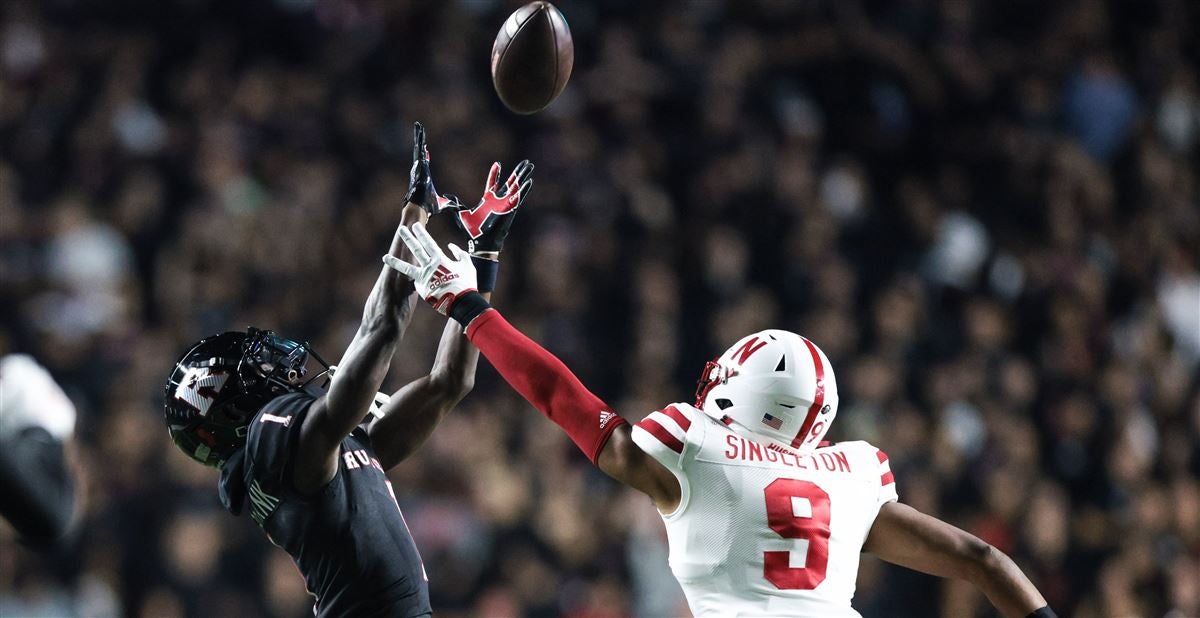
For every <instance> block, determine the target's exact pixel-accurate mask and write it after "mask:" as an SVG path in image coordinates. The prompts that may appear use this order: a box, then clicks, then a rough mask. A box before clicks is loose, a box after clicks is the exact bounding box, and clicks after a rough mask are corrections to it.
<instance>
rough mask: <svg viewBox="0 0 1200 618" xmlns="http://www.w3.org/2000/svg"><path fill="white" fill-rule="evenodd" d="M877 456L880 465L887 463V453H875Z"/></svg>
mask: <svg viewBox="0 0 1200 618" xmlns="http://www.w3.org/2000/svg"><path fill="white" fill-rule="evenodd" d="M875 456H876V457H878V458H879V463H887V460H888V459H887V453H885V452H883V451H878V450H877V451H875Z"/></svg>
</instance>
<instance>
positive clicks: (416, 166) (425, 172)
mask: <svg viewBox="0 0 1200 618" xmlns="http://www.w3.org/2000/svg"><path fill="white" fill-rule="evenodd" d="M457 202H458V198H454V199H453V200H451V199H447V198H445V197H442V196H440V195H438V192H437V189H434V188H433V176H432V174H430V172H429V147H428V146H427V145H426V144H425V127H423V126H421V123H419V122H414V123H413V164H412V169H411V170H409V172H408V193H406V194H405V195H404V203H406V204H407V203H413V204H417V205H419V206H420V207H421V208H423V209H425V212H428V213H429V215H430V216H433V215H436V214H437V213H439V212H441V211H443V210H445V209H447V208H455V207H458V208H461V207H462V206H461V204H458V203H457Z"/></svg>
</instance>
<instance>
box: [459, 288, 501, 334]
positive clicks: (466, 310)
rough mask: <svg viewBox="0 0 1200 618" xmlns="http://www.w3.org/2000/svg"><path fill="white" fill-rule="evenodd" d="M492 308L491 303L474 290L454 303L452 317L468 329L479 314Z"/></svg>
mask: <svg viewBox="0 0 1200 618" xmlns="http://www.w3.org/2000/svg"><path fill="white" fill-rule="evenodd" d="M491 308H492V305H491V303H489V302H488V301H487V300H485V299H484V298H483V295H482V294H480V293H479V292H476V291H474V290H472V291H470V292H467V293H466V294H463V295H462V296H460V297H459V298H458V300H456V301H454V306H453V307H450V317H452V318H454V321H456V322H458V323H459V324H462V327H463V328H466V327H467V326H469V325H470V324H471V321H472V320H474V319H475V318H477V317H479V314H481V313H483V312H484V311H487V310H488V309H491Z"/></svg>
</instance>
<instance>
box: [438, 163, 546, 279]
mask: <svg viewBox="0 0 1200 618" xmlns="http://www.w3.org/2000/svg"><path fill="white" fill-rule="evenodd" d="M532 176H533V164H532V163H530V162H529V160H528V159H526V160H524V161H521V162H520V163H518V164H517V167H516V169H514V170H513V172H512V174H510V175H509V177H508V180H506V181H505V182H504V186H500V185H498V184H497V183H496V180H497V179H498V178H499V177H500V164H499V163H493V164H492V169H491V170H489V171H488V177H487V184H486V185H485V186H484V188H483V198H482V199H480V200H479V204H478V205H477V206H475V207H474V208H472V209H470V210H467V209H465V208H461V206H459V208H460V210H459V211H458V216H457V217H455V218H454V220H455V221H457V222H458V227H460V228H462V230H463V231H464V232H466V233H467V236H469V237H470V240H469V241H467V250H468V251H470V253H471V255H475V256H478V255H479V254H484V253H499V252H500V249H502V248H503V247H504V239H505V238H507V237H508V229H509V228H510V227H512V222H513V219H514V218H515V217H516V216H517V209H518V208H520V207H521V204H522V203H524V202H525V197H526V196H527V195H529V190H530V189H531V188H532V187H533V178H532ZM454 201H455V202H457V199H455V200H454ZM447 202H450V200H447ZM451 207H453V206H451Z"/></svg>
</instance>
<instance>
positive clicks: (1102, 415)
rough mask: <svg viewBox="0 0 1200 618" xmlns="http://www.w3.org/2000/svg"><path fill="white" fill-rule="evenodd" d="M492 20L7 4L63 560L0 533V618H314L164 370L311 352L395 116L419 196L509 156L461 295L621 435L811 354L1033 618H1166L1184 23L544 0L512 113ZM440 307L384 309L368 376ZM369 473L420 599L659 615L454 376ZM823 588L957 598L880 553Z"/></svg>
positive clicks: (34, 324)
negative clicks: (501, 244)
mask: <svg viewBox="0 0 1200 618" xmlns="http://www.w3.org/2000/svg"><path fill="white" fill-rule="evenodd" d="M516 5H517V3H514V2H488V1H481V2H467V1H460V2H422V3H412V2H401V1H398V0H375V1H366V0H363V1H350V0H257V1H255V2H242V1H235V0H176V1H171V2H166V1H163V2H151V1H149V0H147V1H145V2H135V1H132V0H112V1H108V2H87V1H84V0H10V1H6V2H4V3H3V4H2V5H0V15H2V16H3V24H2V27H0V62H2V65H0V66H2V68H0V75H2V77H0V89H2V90H0V295H2V297H3V302H2V303H0V315H2V316H3V328H2V329H0V351H27V352H31V353H33V354H35V355H36V356H37V357H38V358H39V359H41V360H42V361H43V362H44V363H45V364H46V365H48V366H49V367H50V368H51V369H52V371H53V372H54V373H55V375H56V376H58V378H59V380H60V381H61V382H62V383H63V384H64V386H65V387H66V388H67V390H68V391H69V392H70V394H71V395H72V396H73V397H74V398H75V400H76V401H77V402H78V405H79V408H80V417H79V427H78V429H79V431H78V435H79V439H80V450H79V461H80V470H81V472H80V473H81V475H82V477H81V478H82V488H83V493H84V496H85V497H84V501H83V503H84V505H85V506H84V511H83V516H82V517H83V519H82V527H81V532H80V534H79V535H78V537H77V538H75V539H73V540H72V541H71V542H70V543H68V545H67V547H65V548H64V549H62V550H61V551H59V552H57V553H56V554H53V555H49V556H37V555H33V554H31V553H28V552H27V551H25V550H23V549H21V548H19V547H18V546H17V545H16V544H15V543H14V542H13V541H12V539H11V535H10V534H8V533H7V532H4V533H0V538H3V540H2V541H0V614H3V615H5V616H10V615H12V616H16V615H34V614H46V615H66V614H70V613H78V614H82V615H89V616H100V615H108V614H121V613H126V614H129V615H143V616H169V615H176V614H185V615H190V616H205V615H222V616H235V615H239V616H240V615H273V616H304V615H311V614H310V613H309V612H310V603H309V599H308V598H307V595H306V594H305V593H304V590H303V587H302V583H301V579H300V577H299V575H298V574H297V573H296V571H295V569H294V568H293V566H292V565H291V563H290V561H289V559H288V558H287V556H286V555H285V554H284V552H282V551H281V550H278V549H275V548H273V547H271V546H270V545H269V544H268V543H267V542H266V540H265V539H264V537H263V535H262V534H261V532H259V531H258V530H256V529H255V527H254V524H253V523H252V522H251V521H250V520H249V519H248V518H243V519H235V518H233V517H231V516H229V515H228V514H226V513H224V512H223V511H221V510H220V507H219V506H218V503H217V499H216V492H215V474H214V473H213V471H212V470H209V469H205V468H201V467H199V466H196V465H193V464H191V463H190V461H188V460H186V459H185V458H184V457H183V456H182V455H181V454H179V453H178V452H176V451H175V449H174V448H173V447H172V446H171V444H170V442H169V441H168V439H167V435H166V431H165V429H164V428H163V425H162V422H161V420H160V409H161V389H162V384H163V380H164V378H165V376H166V374H167V371H168V369H169V367H170V363H171V361H172V360H173V359H174V358H175V357H176V356H177V354H178V353H179V352H180V351H181V349H182V348H183V346H184V345H185V344H187V343H188V342H191V341H193V340H195V339H197V338H199V337H201V336H203V335H206V334H209V333H212V332H215V331H220V330H224V329H233V328H242V327H244V326H246V325H249V324H255V325H259V326H263V327H273V328H275V329H277V330H279V331H282V332H283V333H287V334H289V335H291V336H293V337H296V338H305V339H309V340H311V341H312V342H313V343H314V344H316V345H317V346H318V349H319V350H321V351H323V353H324V355H326V356H331V357H336V356H337V355H338V354H339V353H340V351H341V350H342V349H343V348H344V346H345V344H346V343H347V342H348V341H349V339H350V336H351V334H352V332H353V330H354V328H355V327H356V325H357V321H358V316H359V314H360V311H361V307H362V303H363V301H364V298H365V296H366V293H367V291H368V290H369V288H370V285H371V282H372V280H373V278H374V277H375V274H376V273H377V272H378V270H379V262H378V260H379V257H378V256H379V255H380V253H381V252H382V251H383V250H384V248H385V247H386V244H387V241H388V239H389V238H390V235H391V234H392V232H393V230H394V228H395V225H396V223H397V220H398V216H399V206H400V201H401V198H402V196H403V194H404V191H405V187H406V174H407V169H408V164H409V143H410V142H409V140H410V139H411V133H410V126H411V123H412V121H413V120H421V121H423V122H424V123H425V125H426V126H427V127H428V129H429V132H430V143H431V149H432V152H433V162H434V163H433V165H434V177H435V179H436V181H437V186H438V187H439V188H440V189H441V190H442V191H446V192H452V193H456V194H458V195H460V196H462V197H464V199H467V200H471V199H474V198H475V197H476V196H477V195H478V192H479V191H480V190H481V188H482V187H481V185H482V181H483V176H484V174H485V172H486V169H487V165H488V164H489V163H490V162H491V161H493V160H500V161H503V162H505V163H506V165H507V167H511V166H512V164H514V163H515V162H516V161H518V160H519V159H520V158H524V157H528V158H530V159H532V160H534V162H535V163H536V164H537V172H536V174H535V176H536V182H535V185H534V190H533V194H532V197H531V199H530V201H529V202H528V204H527V205H526V207H525V210H524V211H523V212H522V214H521V215H520V217H519V219H518V220H517V223H516V225H515V227H514V232H513V235H512V237H511V238H510V240H509V243H508V246H507V250H506V252H505V256H504V260H503V264H504V265H503V268H502V271H501V282H500V285H499V287H498V291H497V296H496V300H497V303H498V305H500V306H502V307H503V308H504V310H505V311H506V313H507V314H508V315H509V316H510V317H511V318H513V319H514V321H515V322H516V323H517V324H518V325H519V326H521V327H522V328H523V329H525V330H526V332H528V333H530V334H531V335H532V336H533V337H534V338H535V339H537V340H539V341H541V342H543V343H545V344H546V345H547V346H548V347H549V348H550V349H551V350H553V351H555V352H556V353H558V354H560V355H561V356H562V357H563V358H564V359H565V360H566V361H567V363H568V364H569V365H570V366H571V367H573V368H575V369H576V370H577V371H578V372H579V373H580V374H581V375H582V376H583V378H584V379H585V381H586V382H587V383H588V384H590V385H592V386H593V387H594V390H595V391H596V392H598V393H599V394H601V395H602V396H603V397H604V398H606V399H607V400H608V401H610V402H611V403H613V404H614V405H616V406H617V409H618V410H621V411H624V413H625V414H626V415H630V416H635V415H640V414H643V413H646V412H648V411H650V410H653V409H655V408H657V407H658V406H659V405H661V404H663V403H666V402H670V401H677V400H681V399H682V400H689V399H690V396H691V392H692V385H693V380H694V378H695V377H696V373H697V372H698V370H699V368H700V367H701V366H702V364H703V362H704V361H705V360H707V359H708V358H709V357H711V356H713V355H715V354H716V353H717V352H718V351H719V350H720V349H723V348H724V347H725V346H726V345H728V344H729V343H730V342H732V341H733V340H734V339H735V338H736V337H737V336H739V335H741V334H744V333H746V332H749V331H752V330H755V329H759V328H763V327H768V326H774V327H782V328H788V329H793V330H796V331H799V332H802V333H805V334H807V335H808V336H810V337H812V338H813V339H814V340H815V341H816V342H818V343H819V344H820V345H821V346H822V347H823V348H824V350H825V351H826V352H827V353H828V354H829V356H830V357H831V359H832V361H833V363H834V366H835V367H836V369H837V372H838V374H837V375H838V379H839V384H840V387H841V390H842V409H841V413H840V415H839V419H840V420H839V421H838V423H837V424H836V425H835V426H834V430H833V436H834V437H854V438H862V439H867V440H870V441H872V442H873V443H875V444H877V445H879V446H881V447H882V448H884V449H885V450H886V451H888V453H889V454H890V456H891V461H892V464H893V467H894V468H895V470H896V472H897V475H896V476H897V479H898V482H899V490H900V495H901V499H902V500H904V501H906V502H909V503H911V504H913V505H914V506H916V507H918V508H920V509H922V510H924V511H927V512H930V513H933V514H936V515H938V516H940V517H943V518H946V519H948V520H950V521H952V522H955V523H957V524H959V525H962V526H964V527H966V528H968V529H969V530H972V531H974V532H975V533H977V534H979V535H980V536H982V537H983V538H985V539H987V540H988V541H990V542H992V543H994V544H995V545H996V546H997V547H999V548H1001V549H1003V550H1004V551H1007V552H1010V553H1011V554H1012V555H1013V556H1014V557H1015V558H1016V559H1017V560H1018V561H1019V562H1020V564H1021V565H1022V566H1023V567H1024V568H1025V569H1027V571H1028V573H1029V574H1030V575H1031V576H1032V578H1033V579H1034V580H1035V581H1036V582H1037V584H1038V585H1039V586H1040V587H1041V589H1042V591H1043V592H1044V593H1045V595H1046V597H1047V598H1048V599H1049V600H1050V602H1051V604H1052V606H1054V607H1056V608H1058V609H1059V611H1060V613H1062V614H1063V615H1067V616H1099V615H1109V616H1134V615H1140V616H1161V615H1170V616H1179V617H1182V616H1197V615H1200V583H1198V582H1200V482H1198V481H1197V478H1198V473H1200V469H1198V466H1200V438H1198V437H1197V436H1198V435H1200V380H1198V379H1197V375H1198V372H1197V361H1198V359H1200V253H1198V249H1200V205H1198V203H1197V202H1198V197H1200V188H1198V186H1197V183H1198V176H1197V170H1198V169H1200V166H1198V165H1197V163H1198V162H1197V158H1198V157H1197V153H1198V148H1197V142H1198V141H1200V84H1198V78H1200V75H1198V73H1197V68H1198V66H1200V48H1198V46H1197V38H1196V32H1195V31H1194V30H1192V29H1191V28H1192V26H1193V25H1194V24H1196V23H1197V17H1198V15H1197V12H1198V11H1197V8H1196V5H1195V4H1191V5H1190V6H1189V3H1188V2H1186V1H1185V0H1148V1H1135V0H1121V1H1111V2H1099V1H1095V0H1076V1H1071V2H1047V1H1043V0H1037V1H1034V0H1015V1H1009V2H1003V3H984V2H972V1H968V0H944V1H941V2H937V1H933V0H904V1H892V0H889V1H878V2H872V1H846V2H829V3H825V2H813V1H809V2H799V1H798V2H783V1H779V2H736V3H735V2H717V1H708V2H695V3H691V4H688V5H686V6H685V7H681V6H667V5H662V6H659V5H657V4H655V3H647V2H638V1H635V0H626V1H606V2H596V3H593V2H577V1H573V0H564V1H563V2H562V3H561V4H560V7H561V8H562V9H563V11H564V12H565V14H566V16H567V19H568V20H569V22H570V25H571V27H572V29H573V32H574V37H575V44H576V50H577V51H576V67H575V73H574V76H573V77H572V80H571V83H570V84H569V85H568V87H567V90H566V92H565V93H564V95H563V96H562V98H561V99H560V100H559V101H558V102H557V103H555V104H554V105H553V106H552V107H551V108H550V109H549V110H547V111H545V112H543V113H541V114H538V115H536V116H533V117H517V116H514V115H512V114H510V113H508V112H506V111H505V110H504V109H503V108H502V107H501V106H500V104H499V102H498V101H497V99H496V97H495V95H494V93H493V92H492V91H491V88H490V80H489V76H488V72H487V71H488V54H489V51H490V45H491V41H492V37H493V35H494V34H495V31H496V30H497V28H498V26H499V24H500V23H501V22H502V21H503V18H504V16H505V15H507V13H508V12H509V11H511V10H512V9H513V8H514V7H515V6H516ZM439 231H440V232H441V234H442V236H443V237H446V236H447V235H448V234H449V233H450V230H449V229H448V228H447V227H439V228H437V229H436V230H435V232H439ZM441 324H442V323H441V322H440V320H438V319H436V316H435V315H434V314H433V312H431V311H428V310H424V309H423V310H422V311H421V312H420V314H419V316H418V317H417V319H415V320H414V322H413V325H412V327H411V328H410V330H409V333H408V336H407V338H406V340H405V343H404V346H403V351H402V352H401V353H400V354H399V355H398V356H397V358H396V362H395V365H394V367H395V368H394V370H393V374H392V376H391V377H390V379H389V382H388V386H389V387H392V388H394V387H396V386H398V385H400V384H402V383H403V381H404V380H405V379H408V378H412V377H415V376H417V375H419V374H421V373H422V372H424V371H426V370H427V369H428V367H429V366H430V363H431V361H432V358H433V350H434V346H435V344H436V338H437V334H438V332H440V330H441ZM392 478H393V480H394V483H395V486H396V488H397V492H398V494H399V498H400V502H401V504H402V506H403V508H404V512H405V514H406V515H407V518H408V523H409V524H410V525H411V527H412V529H413V532H414V534H415V536H416V538H417V540H418V544H419V545H420V547H421V550H422V553H423V555H424V557H425V560H426V563H427V567H428V571H429V573H430V576H431V587H432V594H433V601H434V607H435V608H437V609H438V610H439V612H438V613H439V615H441V616H501V615H527V616H556V615H564V616H575V617H584V616H587V617H600V616H621V615H630V614H638V615H645V616H653V615H680V614H681V613H683V612H685V611H686V609H685V606H684V605H683V604H682V600H681V597H680V595H679V593H678V589H677V586H676V584H675V583H674V582H673V580H672V579H671V577H670V574H669V572H668V571H667V569H666V565H665V561H666V554H665V543H664V536H663V533H662V526H661V524H660V522H659V520H658V518H657V517H656V516H655V514H654V511H653V508H652V507H651V506H650V505H649V503H648V502H647V501H646V500H644V499H641V498H639V497H638V496H637V495H635V494H633V493H632V492H631V491H625V490H622V489H620V488H619V487H618V486H617V485H616V484H615V483H612V482H610V481H608V480H607V479H605V478H603V477H602V476H601V475H600V474H598V473H597V472H596V471H594V470H592V469H590V468H589V466H588V465H587V462H586V460H585V459H584V458H583V457H581V456H580V455H579V454H578V453H577V452H575V451H574V449H573V448H572V447H571V444H570V442H569V441H568V440H567V439H566V437H565V436H563V435H561V434H560V432H559V430H558V429H557V428H556V427H554V426H553V425H551V424H550V423H549V422H547V421H545V420H544V419H542V418H541V417H540V416H539V415H537V414H535V413H533V412H532V411H531V410H529V409H528V408H527V407H526V406H525V405H524V404H523V403H522V402H521V401H520V400H518V399H517V398H516V397H515V396H514V395H513V394H512V393H511V392H510V391H509V389H508V388H507V387H506V386H505V385H504V384H503V383H502V382H500V381H499V380H498V378H497V377H496V375H495V374H494V372H492V371H491V369H490V368H488V367H481V370H480V375H479V378H478V380H477V385H476V389H475V392H474V393H473V394H472V395H470V397H469V398H468V399H467V400H466V401H465V402H464V403H463V405H462V406H461V407H460V408H459V409H458V410H456V411H455V412H454V413H452V415H451V416H450V417H449V418H447V420H446V421H445V422H444V423H443V424H442V426H441V428H440V429H438V431H437V432H436V433H435V434H434V436H433V438H432V439H431V441H430V442H429V443H428V444H427V445H426V447H425V448H424V449H423V450H422V451H421V452H420V453H419V455H417V456H416V457H415V458H414V459H413V460H412V461H410V462H407V463H405V464H403V465H401V466H400V467H399V468H398V469H397V470H396V471H395V472H394V474H393V475H392ZM855 603H856V606H858V607H859V608H860V609H861V611H862V612H863V613H864V615H868V616H884V615H887V616H905V615H911V616H923V615H930V614H932V613H937V612H940V613H941V614H942V615H948V616H966V615H971V614H975V615H989V612H990V611H991V610H987V609H985V604H984V603H983V602H982V598H981V597H980V596H979V595H977V594H976V593H974V592H973V591H972V590H970V589H969V588H967V587H964V586H962V585H957V584H953V583H942V582H940V581H938V580H934V579H932V578H927V577H923V576H919V575H916V574H913V573H910V572H906V571H903V570H901V569H897V568H892V567H888V566H886V565H883V564H881V563H879V562H877V561H875V560H873V559H865V560H864V565H863V568H862V573H861V577H860V586H859V590H858V593H857V595H856V597H855Z"/></svg>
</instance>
